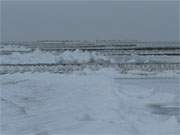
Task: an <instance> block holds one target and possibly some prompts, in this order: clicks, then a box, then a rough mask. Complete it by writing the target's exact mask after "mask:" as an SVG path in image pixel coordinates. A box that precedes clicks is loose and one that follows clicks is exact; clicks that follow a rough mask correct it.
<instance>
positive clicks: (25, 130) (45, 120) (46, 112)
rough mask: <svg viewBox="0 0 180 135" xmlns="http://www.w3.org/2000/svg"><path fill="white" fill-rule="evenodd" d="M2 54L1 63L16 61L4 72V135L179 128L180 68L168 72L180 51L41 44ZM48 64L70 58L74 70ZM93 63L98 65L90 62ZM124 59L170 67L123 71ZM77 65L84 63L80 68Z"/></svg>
mask: <svg viewBox="0 0 180 135" xmlns="http://www.w3.org/2000/svg"><path fill="white" fill-rule="evenodd" d="M22 49H23V48H22V47H21V50H22ZM16 50H17V48H16ZM1 56H2V57H1V64H2V65H6V64H10V66H11V67H10V68H9V70H8V72H6V73H3V72H2V74H1V75H0V98H1V100H0V105H1V106H0V107H1V112H0V113H1V123H0V128H1V134H2V135H92V134H93V135H119V134H123V135H178V134H179V133H180V130H179V125H180V113H179V112H180V109H179V105H180V104H179V103H180V102H179V100H180V98H179V97H180V89H179V84H180V81H179V79H180V76H179V70H178V68H177V70H176V68H172V69H173V70H172V69H171V70H169V66H168V65H171V64H172V63H175V64H176V63H177V62H178V59H179V57H178V56H164V55H162V56H151V57H150V56H139V55H130V56H120V57H119V56H118V57H114V56H113V57H109V56H104V55H100V54H99V53H96V52H83V51H80V50H76V51H65V52H62V53H57V52H43V51H41V50H35V51H33V52H28V53H20V52H13V53H12V54H8V55H4V54H3V55H1ZM125 62H126V63H125ZM44 63H47V64H60V65H61V64H62V65H65V66H66V65H68V64H70V65H71V67H72V68H73V69H74V70H72V72H58V71H59V70H60V68H57V65H52V68H51V70H53V71H55V72H49V70H42V69H45V68H47V67H46V66H47V65H46V66H43V64H44ZM89 63H90V64H92V63H93V66H90V67H88V66H87V67H86V66H85V67H84V65H88V64H89ZM97 63H99V64H101V66H98V64H97ZM117 63H120V64H121V63H123V64H137V63H143V64H144V65H151V64H153V63H156V64H158V63H162V64H165V66H164V65H163V66H162V67H161V66H160V67H161V69H164V70H161V69H158V70H154V69H156V68H152V66H150V67H147V69H149V68H150V69H151V68H152V69H151V70H147V71H146V70H142V69H143V68H139V69H136V68H137V67H136V66H134V68H132V69H131V70H128V71H124V69H122V70H117V69H116V68H114V67H113V66H112V65H113V64H117ZM18 64H20V65H18ZM21 64H22V65H21ZM28 64H32V68H33V70H27V69H28V68H29V67H28V66H27V65H28ZM16 65H17V66H19V67H18V68H21V67H22V68H23V70H22V71H23V72H19V71H20V70H19V69H18V68H17V66H16ZM36 65H37V68H34V66H36ZM60 65H58V66H60ZM104 65H110V66H104ZM75 66H77V67H84V68H78V69H79V70H76V68H75ZM42 67H45V68H42ZM170 67H171V66H170ZM6 68H7V67H6ZM6 68H2V69H1V70H2V71H5V70H6ZM38 68H39V69H38ZM121 68H128V67H127V66H124V67H119V69H121ZM64 69H67V67H64ZM9 71H10V72H9ZM15 71H17V72H15Z"/></svg>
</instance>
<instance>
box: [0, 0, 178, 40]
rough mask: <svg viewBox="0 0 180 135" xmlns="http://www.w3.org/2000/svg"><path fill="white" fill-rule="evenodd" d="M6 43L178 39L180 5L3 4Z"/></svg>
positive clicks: (49, 2) (162, 3)
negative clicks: (12, 41)
mask: <svg viewBox="0 0 180 135" xmlns="http://www.w3.org/2000/svg"><path fill="white" fill-rule="evenodd" d="M1 6H2V20H1V23H2V30H1V34H2V39H3V40H4V41H5V40H26V41H32V40H45V39H51V40H64V39H72V40H79V39H80V40H96V39H133V40H134V39H136V40H150V41H151V40H166V41H167V40H178V37H179V34H178V31H179V26H178V23H179V22H178V21H179V14H178V10H179V5H178V2H170V1H169V2H168V1H161V2H160V1H159V2H155V1H154V2H153V1H151V2H143V1H139V2H137V1H135V2H132V1H128V2H122V1H119V2H117V1H116V2H110V1H109V2H97V1H94V2H82V1H79V2H77V1H76V2H72V1H69V2H62V1H46V2H45V1H39V2H37V1H29V2H27V1H26V2H25V1H24V2H23V1H19V2H17V1H15V2H13V1H6V2H5V1H4V2H2V5H1Z"/></svg>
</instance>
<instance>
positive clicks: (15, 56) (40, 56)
mask: <svg viewBox="0 0 180 135" xmlns="http://www.w3.org/2000/svg"><path fill="white" fill-rule="evenodd" d="M108 60H109V59H107V58H106V57H105V56H102V55H98V54H96V53H95V52H92V53H90V52H82V51H80V50H75V51H65V52H63V53H58V54H54V53H50V52H42V51H40V50H38V49H37V50H35V51H34V52H31V53H25V54H21V53H18V52H15V53H12V54H11V55H1V58H0V63H1V64H27V63H28V64H35V63H88V62H91V61H108Z"/></svg>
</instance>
